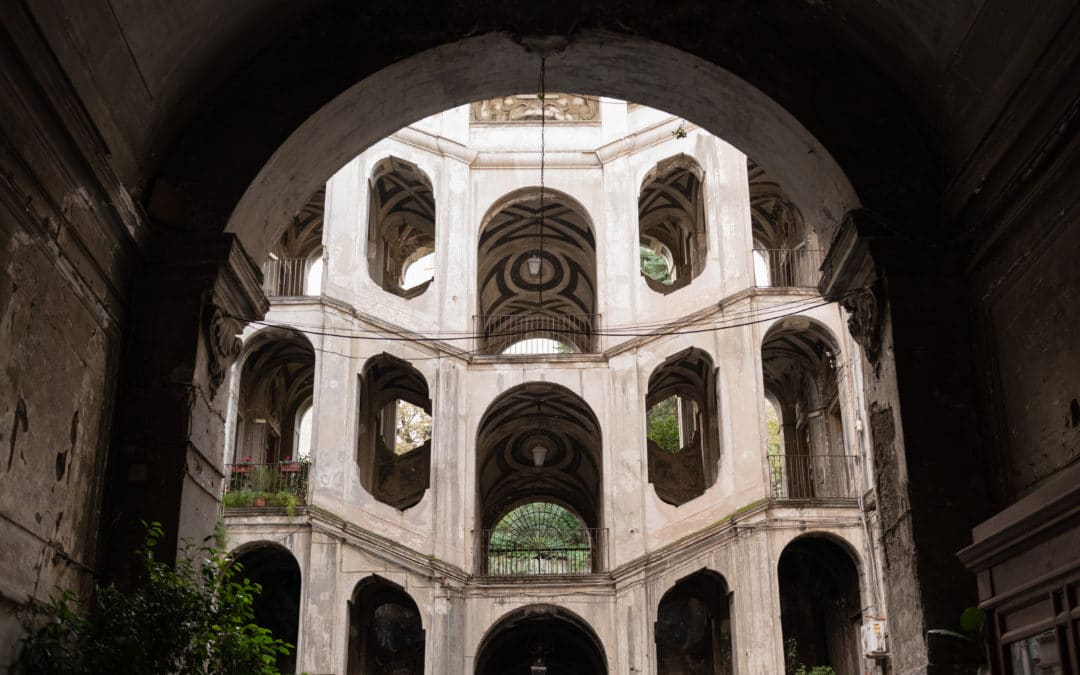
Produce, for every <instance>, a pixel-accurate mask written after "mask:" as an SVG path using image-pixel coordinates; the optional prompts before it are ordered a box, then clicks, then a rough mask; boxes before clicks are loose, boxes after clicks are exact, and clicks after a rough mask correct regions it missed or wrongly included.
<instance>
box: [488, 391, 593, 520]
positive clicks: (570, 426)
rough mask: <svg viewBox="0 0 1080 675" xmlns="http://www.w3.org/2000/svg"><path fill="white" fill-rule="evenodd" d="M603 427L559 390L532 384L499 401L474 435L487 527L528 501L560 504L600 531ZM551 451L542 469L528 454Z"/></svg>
mask: <svg viewBox="0 0 1080 675" xmlns="http://www.w3.org/2000/svg"><path fill="white" fill-rule="evenodd" d="M601 442H602V439H601V434H600V424H599V422H598V421H597V419H596V415H594V414H593V411H592V409H591V408H590V407H589V405H588V404H587V403H586V402H585V401H584V400H582V399H581V398H580V397H579V396H577V395H576V394H574V393H573V392H571V391H570V390H569V389H566V388H564V387H562V386H559V385H557V384H551V383H548V382H530V383H527V384H523V385H519V386H517V387H514V388H513V389H510V390H508V391H506V392H505V393H503V394H502V395H501V396H499V397H498V398H497V399H496V400H495V401H494V402H493V403H492V404H491V405H490V406H488V409H487V411H486V412H485V413H484V416H483V418H482V419H481V420H480V426H479V428H478V429H477V433H476V453H477V458H476V466H477V477H478V481H477V483H478V488H479V491H480V504H481V507H480V508H481V510H482V513H481V518H482V519H483V521H484V522H483V524H482V527H492V526H494V524H495V521H496V520H497V519H498V518H499V517H500V516H502V515H503V514H504V513H505V512H506V511H508V510H509V509H510V508H512V507H513V506H515V505H516V504H518V503H523V502H524V501H535V500H538V499H539V500H543V499H544V498H547V499H552V500H555V501H556V502H558V503H561V504H564V505H566V506H568V507H569V508H571V510H573V511H575V512H576V513H577V514H578V515H579V516H581V517H582V518H583V519H584V520H585V523H586V525H588V526H589V527H598V526H599V520H600V513H599V511H600V488H601V467H602V458H601V451H602V448H601ZM536 445H542V446H543V447H544V448H545V449H547V451H548V452H547V456H546V457H545V459H544V462H543V466H541V467H537V466H535V464H534V460H533V456H532V454H531V450H532V448H533V447H534V446H536Z"/></svg>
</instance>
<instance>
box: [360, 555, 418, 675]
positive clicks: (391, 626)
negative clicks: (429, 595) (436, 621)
mask: <svg viewBox="0 0 1080 675" xmlns="http://www.w3.org/2000/svg"><path fill="white" fill-rule="evenodd" d="M348 660H349V661H348V670H347V671H346V673H347V675H382V674H383V673H393V674H394V675H422V673H423V672H424V625H423V621H422V620H421V618H420V610H419V608H417V606H416V601H414V600H413V599H412V598H411V597H410V596H409V594H408V593H406V592H405V589H404V588H402V587H400V586H398V585H397V584H394V583H391V582H390V581H387V580H386V579H383V578H382V577H377V576H372V577H369V578H367V579H364V580H363V581H361V582H360V583H358V584H357V585H356V588H355V589H354V590H353V594H352V600H350V602H349V654H348Z"/></svg>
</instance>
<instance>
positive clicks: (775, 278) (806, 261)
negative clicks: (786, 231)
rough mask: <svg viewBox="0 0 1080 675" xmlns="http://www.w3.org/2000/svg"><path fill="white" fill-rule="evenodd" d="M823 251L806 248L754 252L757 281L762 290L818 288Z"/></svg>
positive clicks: (755, 278) (768, 249)
mask: <svg viewBox="0 0 1080 675" xmlns="http://www.w3.org/2000/svg"><path fill="white" fill-rule="evenodd" d="M823 259H824V251H821V250H819V249H805V248H799V249H794V248H755V249H754V280H755V285H756V286H758V287H759V288H771V287H794V288H817V285H818V282H819V281H820V280H821V270H820V268H821V261H822V260H823Z"/></svg>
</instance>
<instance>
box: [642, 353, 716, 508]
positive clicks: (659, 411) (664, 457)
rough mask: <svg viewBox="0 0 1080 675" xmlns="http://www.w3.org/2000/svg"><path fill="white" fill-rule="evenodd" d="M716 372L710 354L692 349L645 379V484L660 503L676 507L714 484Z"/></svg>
mask: <svg viewBox="0 0 1080 675" xmlns="http://www.w3.org/2000/svg"><path fill="white" fill-rule="evenodd" d="M714 373H715V369H714V368H713V364H712V359H711V358H710V357H709V355H708V354H706V353H705V352H704V351H702V350H700V349H697V348H690V349H687V350H685V351H683V352H680V353H679V354H676V355H675V356H673V357H671V358H669V359H668V360H667V361H665V362H664V363H663V364H661V365H660V366H659V367H658V368H657V369H656V370H655V371H653V374H652V376H651V377H650V378H649V391H648V394H647V395H646V397H645V404H646V407H647V413H646V419H645V422H646V438H647V446H648V455H649V482H650V483H652V484H653V488H655V490H656V494H657V496H659V497H660V499H662V500H664V501H665V502H667V503H669V504H674V505H675V506H679V505H681V504H684V503H686V502H688V501H690V500H691V499H693V498H694V497H697V496H700V495H701V494H703V493H704V492H705V490H707V489H708V488H709V487H710V486H711V485H712V484H713V483H714V482H716V472H717V463H718V462H719V459H720V439H719V427H718V424H717V419H716V382H715V380H716V378H715V374H714Z"/></svg>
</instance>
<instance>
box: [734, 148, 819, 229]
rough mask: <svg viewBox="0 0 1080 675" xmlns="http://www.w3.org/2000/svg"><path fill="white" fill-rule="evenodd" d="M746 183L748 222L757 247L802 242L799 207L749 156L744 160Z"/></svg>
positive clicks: (801, 221)
mask: <svg viewBox="0 0 1080 675" xmlns="http://www.w3.org/2000/svg"><path fill="white" fill-rule="evenodd" d="M746 175H747V179H748V181H749V183H750V222H751V227H752V228H753V237H754V246H755V247H757V248H795V247H796V246H797V245H798V244H801V243H803V242H805V241H806V236H807V232H806V227H805V224H804V223H803V217H802V214H801V213H799V209H798V208H797V207H796V206H795V204H794V203H792V201H791V199H789V198H788V196H787V193H785V192H784V189H783V188H782V187H781V186H780V184H779V183H778V182H776V179H774V178H773V177H771V176H770V175H769V174H768V172H766V171H765V169H763V168H762V167H761V166H760V165H758V163H757V162H755V161H754V160H753V159H750V158H747V160H746Z"/></svg>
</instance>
